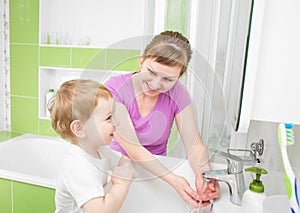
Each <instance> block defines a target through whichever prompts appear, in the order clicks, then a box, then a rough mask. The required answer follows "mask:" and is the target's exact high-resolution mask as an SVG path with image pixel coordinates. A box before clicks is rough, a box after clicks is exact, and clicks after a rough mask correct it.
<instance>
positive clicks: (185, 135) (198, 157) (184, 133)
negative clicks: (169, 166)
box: [175, 104, 219, 200]
mask: <svg viewBox="0 0 300 213" xmlns="http://www.w3.org/2000/svg"><path fill="white" fill-rule="evenodd" d="M175 122H176V125H177V128H178V131H179V133H180V135H181V138H182V140H183V143H184V146H185V150H186V153H187V157H188V160H189V163H190V165H191V167H192V169H193V170H194V172H195V174H196V189H197V191H198V192H199V193H201V198H202V199H204V200H209V199H213V198H216V197H218V196H219V186H218V183H217V182H216V181H212V182H211V183H209V184H207V185H206V184H205V181H204V180H203V177H202V173H203V172H205V171H208V170H210V163H209V156H208V151H207V149H206V147H205V144H204V143H203V141H202V140H201V136H200V133H199V130H198V127H197V123H196V120H195V116H194V112H193V107H192V104H190V105H188V106H187V107H186V108H185V109H184V110H182V111H181V112H180V113H178V114H177V115H176V116H175ZM204 191H205V192H208V193H205V192H204Z"/></svg>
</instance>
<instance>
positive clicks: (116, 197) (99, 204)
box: [82, 181, 130, 213]
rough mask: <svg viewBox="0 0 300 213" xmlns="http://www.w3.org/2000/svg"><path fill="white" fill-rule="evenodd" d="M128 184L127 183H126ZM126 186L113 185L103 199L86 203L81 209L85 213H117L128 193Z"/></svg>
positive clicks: (98, 198) (127, 185)
mask: <svg viewBox="0 0 300 213" xmlns="http://www.w3.org/2000/svg"><path fill="white" fill-rule="evenodd" d="M128 182H129V181H128ZM129 185H130V182H129V183H128V184H121V183H118V184H114V185H113V187H112V189H111V190H110V192H108V193H107V194H106V195H105V197H97V198H94V199H91V200H89V201H88V202H86V203H85V204H84V205H83V206H82V207H83V209H84V212H86V213H94V212H95V213H96V212H97V213H99V212H103V213H106V212H108V213H114V212H116V213H117V212H119V210H120V208H121V207H122V204H123V202H124V200H125V198H126V195H127V193H128V189H129Z"/></svg>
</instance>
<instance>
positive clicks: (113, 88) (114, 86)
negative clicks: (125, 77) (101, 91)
mask: <svg viewBox="0 0 300 213" xmlns="http://www.w3.org/2000/svg"><path fill="white" fill-rule="evenodd" d="M104 86H106V87H107V89H108V90H109V91H110V92H111V94H112V95H113V98H114V100H115V101H118V102H120V103H123V99H122V97H121V96H120V95H119V90H120V87H121V82H120V80H119V77H110V78H109V79H108V80H107V81H106V82H105V83H104Z"/></svg>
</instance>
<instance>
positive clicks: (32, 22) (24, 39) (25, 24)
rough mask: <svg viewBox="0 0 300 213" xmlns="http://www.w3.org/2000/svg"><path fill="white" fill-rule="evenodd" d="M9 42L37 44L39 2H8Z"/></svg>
mask: <svg viewBox="0 0 300 213" xmlns="http://www.w3.org/2000/svg"><path fill="white" fill-rule="evenodd" d="M9 7H10V12H9V13H10V14H9V16H10V42H11V43H34V44H37V43H38V35H39V33H38V30H39V0H30V1H29V0H14V1H9Z"/></svg>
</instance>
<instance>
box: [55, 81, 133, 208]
mask: <svg viewBox="0 0 300 213" xmlns="http://www.w3.org/2000/svg"><path fill="white" fill-rule="evenodd" d="M113 109H114V102H113V98H112V95H111V93H110V92H109V90H107V89H106V87H104V86H103V85H101V84H99V83H98V82H95V81H92V80H82V79H77V80H70V81H67V82H65V83H63V84H62V85H61V87H60V89H59V90H58V91H57V93H56V96H55V97H54V99H52V100H51V102H50V112H51V120H52V127H53V128H54V130H55V131H56V132H57V133H58V134H60V135H61V137H62V138H64V139H67V140H70V141H71V142H72V144H74V145H72V146H71V149H70V150H69V151H68V153H67V156H66V157H65V159H64V161H63V163H62V165H61V169H60V174H59V177H58V180H57V186H56V192H55V203H56V211H55V212H56V213H61V212H72V213H75V212H76V213H77V212H118V211H119V209H120V208H121V206H122V204H123V202H124V200H125V197H126V195H127V193H128V190H129V186H130V183H131V180H132V178H134V175H135V170H134V169H133V167H132V166H131V163H130V160H129V159H128V158H127V157H125V156H122V155H121V154H120V153H118V152H116V151H113V150H110V149H109V147H108V145H109V144H110V143H111V141H112V138H113V134H114V131H115V126H116V123H115V119H113ZM113 168H115V170H114V172H113V175H112V177H111V183H112V186H111V189H110V190H109V192H107V193H106V187H107V186H108V185H109V184H107V178H108V170H112V169H113Z"/></svg>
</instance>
